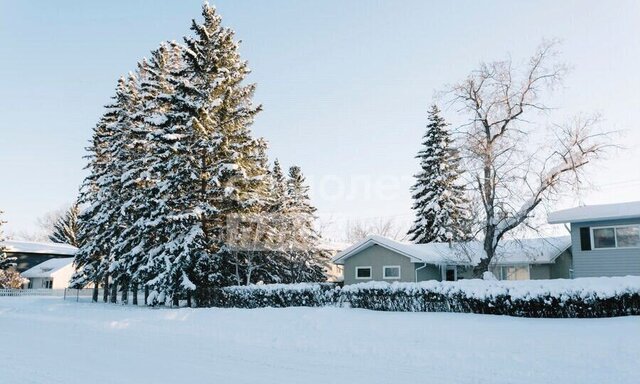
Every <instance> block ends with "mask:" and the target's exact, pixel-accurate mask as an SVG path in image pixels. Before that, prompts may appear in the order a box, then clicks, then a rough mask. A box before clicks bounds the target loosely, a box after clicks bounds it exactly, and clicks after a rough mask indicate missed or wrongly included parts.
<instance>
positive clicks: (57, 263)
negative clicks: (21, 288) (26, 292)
mask: <svg viewBox="0 0 640 384" xmlns="http://www.w3.org/2000/svg"><path fill="white" fill-rule="evenodd" d="M71 263H73V257H65V258H55V259H49V260H47V261H45V262H42V263H40V264H38V265H35V266H33V267H31V268H29V269H27V270H26V271H24V272H22V273H21V274H20V275H21V276H22V277H27V278H34V277H51V276H53V274H54V273H56V272H58V271H59V270H61V269H62V268H64V267H66V266H68V265H71Z"/></svg>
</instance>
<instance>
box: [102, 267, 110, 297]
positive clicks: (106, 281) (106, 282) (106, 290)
mask: <svg viewBox="0 0 640 384" xmlns="http://www.w3.org/2000/svg"><path fill="white" fill-rule="evenodd" d="M103 289H104V291H103V292H102V301H104V302H105V303H106V302H108V301H109V274H108V273H107V275H106V276H105V278H104V287H103Z"/></svg>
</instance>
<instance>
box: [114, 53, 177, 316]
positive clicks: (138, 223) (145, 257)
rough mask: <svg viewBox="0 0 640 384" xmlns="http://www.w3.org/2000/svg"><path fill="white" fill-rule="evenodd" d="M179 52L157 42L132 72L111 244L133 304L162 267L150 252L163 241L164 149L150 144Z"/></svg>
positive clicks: (159, 129) (157, 135)
mask: <svg viewBox="0 0 640 384" xmlns="http://www.w3.org/2000/svg"><path fill="white" fill-rule="evenodd" d="M180 52H181V48H180V46H179V45H178V44H175V43H162V44H161V45H160V47H159V48H158V49H156V50H155V51H153V52H152V54H151V58H150V59H149V60H148V61H147V60H143V61H141V62H140V63H139V64H138V71H137V73H136V77H137V79H138V81H137V85H138V90H137V93H138V103H139V104H138V109H137V112H136V113H135V114H134V115H133V116H132V125H131V127H130V131H129V132H128V137H129V139H128V140H127V146H128V154H127V157H128V158H127V161H125V162H124V163H123V177H122V182H123V185H122V188H123V190H122V195H123V201H124V204H123V206H122V209H121V215H120V221H121V224H120V225H122V226H123V230H122V232H121V233H120V237H119V239H118V241H117V243H116V246H115V247H114V250H115V252H117V253H119V254H120V255H121V258H122V259H123V260H124V269H125V270H126V271H127V272H128V274H129V279H130V286H131V290H132V292H133V304H134V305H135V304H138V303H137V292H138V289H144V290H145V301H146V298H147V296H148V287H147V282H148V281H150V280H152V279H154V278H155V277H157V276H158V275H159V274H161V273H162V271H164V270H165V269H166V264H165V260H164V259H163V258H162V257H159V258H157V259H156V257H157V256H158V249H160V248H162V245H163V244H165V242H166V237H164V236H162V233H163V232H162V229H163V228H164V227H163V225H162V224H163V222H162V219H165V218H166V217H167V214H168V211H167V207H166V205H165V204H164V202H163V201H162V197H163V196H162V194H161V193H160V191H159V188H160V182H161V181H162V180H163V175H164V170H165V168H164V163H165V160H166V156H167V154H168V153H169V152H166V151H165V152H162V151H158V146H157V145H156V143H157V142H159V141H162V140H163V134H164V130H163V124H164V123H165V122H166V116H165V115H166V113H167V112H168V111H169V110H170V106H169V98H170V95H171V94H172V92H173V88H172V86H171V84H170V82H169V77H170V76H171V72H172V71H177V70H178V69H179V68H180V66H181V56H180ZM164 149H165V150H166V148H164Z"/></svg>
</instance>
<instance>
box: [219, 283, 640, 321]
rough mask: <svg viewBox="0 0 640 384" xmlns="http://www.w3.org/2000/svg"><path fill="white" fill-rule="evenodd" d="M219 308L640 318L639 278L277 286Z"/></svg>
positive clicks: (232, 298)
mask: <svg viewBox="0 0 640 384" xmlns="http://www.w3.org/2000/svg"><path fill="white" fill-rule="evenodd" d="M212 305H214V306H220V307H236V308H258V307H293V306H309V307H318V306H326V305H338V306H351V307H354V308H365V309H372V310H379V311H405V312H406V311H409V312H469V313H485V314H497V315H511V316H523V317H609V316H624V315H640V277H631V276H629V277H610V278H608V277H600V278H585V279H575V280H529V281H486V280H462V281H457V282H437V281H426V282H420V283H392V284H389V283H386V282H370V283H362V284H354V285H349V286H346V287H344V288H342V289H340V288H338V287H334V286H332V285H330V284H293V285H286V284H274V285H255V286H247V287H228V288H224V289H222V290H221V291H220V292H219V293H218V294H217V297H216V299H215V300H213V302H212Z"/></svg>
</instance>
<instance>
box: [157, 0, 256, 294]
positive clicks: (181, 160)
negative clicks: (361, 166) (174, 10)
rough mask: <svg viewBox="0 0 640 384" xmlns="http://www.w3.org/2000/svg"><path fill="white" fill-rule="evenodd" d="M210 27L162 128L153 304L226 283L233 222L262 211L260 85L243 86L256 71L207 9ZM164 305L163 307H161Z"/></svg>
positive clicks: (195, 27)
mask: <svg viewBox="0 0 640 384" xmlns="http://www.w3.org/2000/svg"><path fill="white" fill-rule="evenodd" d="M202 15H203V17H204V23H203V24H198V23H197V22H195V21H194V22H193V24H192V27H191V29H192V31H193V32H194V34H195V36H193V37H186V38H185V47H184V50H183V61H184V63H183V64H184V65H183V66H182V67H181V68H180V69H179V70H178V71H175V72H173V73H172V74H171V79H170V81H171V84H172V86H173V93H172V94H171V96H170V102H169V104H170V107H171V109H170V110H169V111H168V112H167V113H166V114H165V118H166V121H165V122H164V123H163V124H162V125H161V127H162V129H163V134H162V136H161V140H159V141H158V143H156V144H157V146H158V147H157V149H156V151H158V153H164V154H165V155H164V156H165V157H166V161H165V162H164V169H163V179H162V181H161V183H160V185H161V186H160V188H159V193H160V197H159V198H160V199H161V200H162V201H163V203H164V204H166V207H167V214H166V215H164V216H163V217H159V218H158V221H160V222H162V223H164V225H163V228H158V229H159V230H160V233H161V236H163V237H165V240H164V241H163V243H162V244H160V245H159V247H158V248H157V249H154V250H153V253H154V254H155V255H156V258H157V259H158V260H164V265H165V269H164V270H162V271H161V272H160V274H159V275H158V276H156V277H154V278H153V279H152V280H151V281H150V284H151V285H152V286H153V287H154V289H153V292H152V295H153V298H154V300H158V299H162V298H164V297H171V298H172V299H173V300H174V302H175V301H176V300H177V298H179V297H187V298H189V297H190V296H191V294H192V293H193V292H194V291H196V292H195V293H196V295H197V296H198V295H199V294H200V293H202V295H203V296H202V297H206V291H207V290H208V289H209V288H210V287H212V286H215V285H219V284H223V283H225V282H224V281H225V278H224V277H225V275H227V274H226V273H223V271H222V267H223V263H222V261H221V260H220V259H221V257H223V255H222V254H221V253H219V252H220V251H221V250H223V247H224V245H225V233H224V230H223V229H224V226H225V222H226V217H227V215H229V214H231V213H233V214H236V213H241V212H244V211H246V210H249V209H250V208H251V207H252V206H255V205H257V204H258V203H259V201H260V199H259V198H257V196H256V193H254V190H255V185H254V184H256V183H260V182H261V175H260V173H261V171H260V170H259V169H257V168H259V166H258V165H256V164H257V163H256V162H255V159H253V156H254V154H255V148H256V147H258V146H259V145H261V144H260V143H261V141H258V140H255V139H253V138H252V137H251V133H250V130H249V125H250V124H251V123H252V122H253V116H254V115H255V114H256V113H257V112H258V110H259V107H255V106H253V104H252V102H251V98H252V95H253V91H254V88H255V87H254V85H243V84H242V82H243V80H244V78H245V77H246V75H247V74H248V73H249V69H248V67H247V65H246V62H244V61H242V60H241V59H240V56H239V53H238V47H237V44H236V42H235V41H234V34H233V32H232V31H231V30H230V29H228V28H224V27H223V26H222V25H221V19H220V16H219V15H218V14H217V13H216V11H215V9H214V8H213V7H211V6H209V5H208V4H205V5H204V6H203V9H202ZM160 301H161V300H160Z"/></svg>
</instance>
